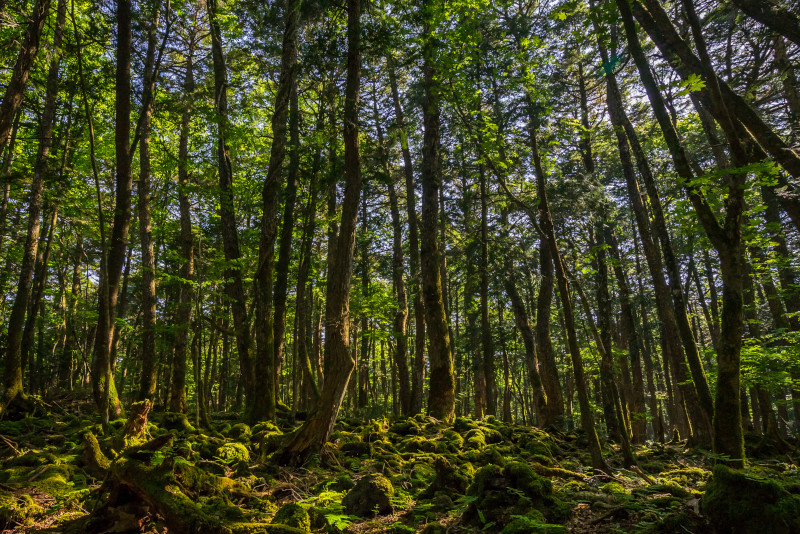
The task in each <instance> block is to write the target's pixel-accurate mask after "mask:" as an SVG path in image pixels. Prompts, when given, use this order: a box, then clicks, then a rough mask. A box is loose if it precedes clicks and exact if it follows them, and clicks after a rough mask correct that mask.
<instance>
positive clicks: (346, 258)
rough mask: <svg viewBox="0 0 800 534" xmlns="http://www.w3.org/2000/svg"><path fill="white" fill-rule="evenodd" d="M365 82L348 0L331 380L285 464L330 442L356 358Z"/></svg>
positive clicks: (357, 20)
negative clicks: (355, 277) (354, 295)
mask: <svg viewBox="0 0 800 534" xmlns="http://www.w3.org/2000/svg"><path fill="white" fill-rule="evenodd" d="M360 86H361V3H360V0H347V79H346V82H345V109H344V131H343V137H344V157H345V165H344V174H345V176H344V178H345V179H344V182H345V190H344V200H343V202H342V216H341V223H340V227H339V232H338V236H337V239H336V246H335V247H334V248H332V249H330V250H329V251H328V253H329V255H331V256H332V259H331V261H330V263H329V265H330V266H331V270H330V273H329V277H328V287H327V298H326V302H325V382H324V385H323V387H322V392H321V395H320V401H319V403H318V405H317V410H316V412H315V413H314V414H313V415H312V416H311V417H310V418H309V419H308V420H307V421H306V422H305V423H304V424H303V426H301V427H300V428H299V429H298V430H297V432H295V434H294V435H293V437H292V439H291V441H290V442H289V443H288V444H287V445H286V447H284V449H282V450H281V451H280V452H279V453H277V459H278V460H279V461H281V462H283V463H288V462H292V463H294V464H301V463H303V462H304V461H305V460H306V458H307V457H308V455H309V454H310V453H311V452H314V451H319V450H320V449H321V447H322V446H323V445H324V444H325V443H326V442H327V440H328V437H329V436H330V433H331V431H332V430H333V425H334V424H335V423H336V416H337V415H338V413H339V407H340V406H341V403H342V399H343V397H344V393H345V391H346V390H347V384H348V382H349V381H350V375H351V374H352V372H353V367H354V366H355V362H354V361H353V357H352V356H351V355H350V321H349V315H350V284H351V279H352V269H353V251H354V248H355V237H356V226H357V224H356V223H357V219H358V204H359V197H360V196H361V185H362V176H361V160H360V155H359V147H358V103H359V89H360Z"/></svg>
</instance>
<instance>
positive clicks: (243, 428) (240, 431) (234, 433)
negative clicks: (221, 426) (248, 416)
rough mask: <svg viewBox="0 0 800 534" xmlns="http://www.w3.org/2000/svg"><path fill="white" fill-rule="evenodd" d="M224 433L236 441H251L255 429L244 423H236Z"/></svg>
mask: <svg viewBox="0 0 800 534" xmlns="http://www.w3.org/2000/svg"><path fill="white" fill-rule="evenodd" d="M223 435H224V436H225V437H227V438H230V439H233V440H236V441H241V442H249V441H250V438H251V437H253V431H252V430H251V429H250V427H249V426H248V425H246V424H244V423H236V424H235V425H233V426H232V427H231V429H230V430H228V432H226V433H225V434H223Z"/></svg>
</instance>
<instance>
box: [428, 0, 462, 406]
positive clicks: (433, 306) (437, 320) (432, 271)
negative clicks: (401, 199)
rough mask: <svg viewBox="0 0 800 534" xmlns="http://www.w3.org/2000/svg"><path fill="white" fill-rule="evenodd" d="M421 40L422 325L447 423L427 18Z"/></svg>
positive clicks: (450, 399) (433, 393)
mask: <svg viewBox="0 0 800 534" xmlns="http://www.w3.org/2000/svg"><path fill="white" fill-rule="evenodd" d="M433 9H436V2H435V1H434V0H425V1H424V2H423V4H422V8H421V11H422V13H426V12H428V11H430V10H433ZM422 39H423V47H422V48H423V49H422V55H423V67H422V74H423V85H424V91H425V96H424V98H423V103H422V116H423V123H424V128H425V133H424V136H423V145H422V172H421V175H420V176H421V179H422V217H421V219H420V237H421V245H422V247H421V251H420V252H421V254H420V259H421V264H420V269H421V276H422V295H423V301H424V302H425V323H426V325H427V328H428V339H429V340H430V352H429V359H430V369H431V375H430V390H429V391H428V413H429V414H430V415H431V416H433V417H435V418H436V419H440V420H443V421H450V420H452V419H453V417H454V414H455V377H454V375H453V352H452V350H451V346H450V334H449V332H448V327H447V316H446V315H445V307H444V300H443V288H442V275H441V270H440V265H439V261H440V258H439V255H440V253H439V244H438V242H437V223H438V218H439V188H440V187H441V183H442V175H441V168H440V162H439V156H440V154H439V150H440V144H441V139H440V138H439V135H440V127H441V123H440V117H439V90H440V89H439V85H438V81H437V77H436V65H435V64H434V62H435V60H436V58H435V43H434V41H433V35H432V28H431V27H430V22H426V26H425V28H424V29H423V32H422Z"/></svg>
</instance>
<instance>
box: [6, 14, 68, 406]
mask: <svg viewBox="0 0 800 534" xmlns="http://www.w3.org/2000/svg"><path fill="white" fill-rule="evenodd" d="M49 5H50V4H49V2H48V1H45V2H42V1H39V2H37V3H36V5H35V7H34V16H33V20H32V21H31V23H30V24H29V26H28V30H27V32H26V35H25V41H24V42H23V48H22V50H21V51H20V56H19V58H18V60H17V65H16V66H15V68H14V73H13V74H12V79H11V81H10V82H9V85H8V87H7V89H6V94H5V97H4V99H3V103H2V106H0V152H1V151H2V148H3V147H4V146H5V144H6V141H7V138H8V136H9V133H10V130H11V127H12V122H13V118H14V115H16V112H17V109H18V107H19V104H20V103H21V100H22V94H23V92H24V88H25V83H26V82H27V77H28V73H29V71H30V68H31V64H32V63H33V60H34V59H35V56H36V51H37V50H38V46H39V34H40V33H41V29H42V24H43V23H44V19H45V18H46V16H47V10H48V8H49ZM37 17H40V19H39V18H37ZM65 19H66V2H65V0H61V1H60V2H59V4H58V16H57V21H56V30H55V36H54V38H53V51H54V55H53V58H52V59H51V62H50V69H49V71H48V75H47V89H46V94H45V105H44V110H43V112H42V121H41V125H40V136H41V138H40V141H39V149H38V151H37V154H36V161H35V163H34V171H33V180H32V182H31V190H30V196H29V201H28V210H27V211H28V231H27V235H26V237H25V247H24V249H23V257H22V264H21V268H20V276H19V282H18V285H17V293H16V297H15V299H14V305H13V307H12V310H11V317H10V318H9V322H8V337H7V339H6V358H5V380H4V387H5V392H4V399H3V401H4V402H3V404H2V405H0V413H2V411H3V409H4V408H5V405H6V404H7V402H8V401H11V400H13V399H14V398H15V397H17V396H18V395H19V396H22V397H24V392H23V384H22V356H23V353H22V346H21V344H22V335H23V325H24V322H25V313H26V311H27V310H28V300H29V298H30V293H31V285H32V283H33V282H34V281H33V280H32V276H33V274H34V268H35V262H36V255H37V254H36V253H37V248H38V245H39V231H40V227H41V222H40V220H39V218H40V214H41V209H42V189H43V186H44V179H45V176H46V174H47V172H48V164H47V158H48V156H49V154H50V148H51V146H52V138H53V127H54V125H55V118H56V96H57V95H58V75H59V66H60V63H61V43H62V40H63V35H64V22H65ZM26 47H27V48H31V47H32V48H33V50H32V51H31V50H27V51H26ZM31 53H32V54H33V55H32V56H29V55H26V54H31ZM26 65H27V66H26ZM14 91H19V93H18V94H16V93H15V92H14ZM17 99H18V100H19V101H18V102H16V104H14V101H15V100H17ZM7 114H8V116H6V115H7ZM8 157H9V158H10V157H11V155H10V154H9V156H8ZM56 211H57V210H56ZM31 319H32V318H31Z"/></svg>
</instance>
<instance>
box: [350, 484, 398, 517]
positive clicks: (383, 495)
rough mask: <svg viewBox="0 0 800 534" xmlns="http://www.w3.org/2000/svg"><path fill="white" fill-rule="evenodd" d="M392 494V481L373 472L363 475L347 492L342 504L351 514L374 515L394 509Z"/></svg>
mask: <svg viewBox="0 0 800 534" xmlns="http://www.w3.org/2000/svg"><path fill="white" fill-rule="evenodd" d="M392 495H394V487H392V483H391V482H389V480H388V479H387V478H386V477H384V476H382V475H378V474H372V475H367V476H364V477H362V478H361V479H360V480H359V481H358V482H357V483H356V485H355V486H353V488H352V489H351V490H350V491H348V492H347V495H345V497H344V499H342V504H343V505H344V509H345V511H346V512H347V513H348V514H349V515H356V516H359V517H374V516H375V515H383V514H388V513H390V512H391V511H392Z"/></svg>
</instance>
